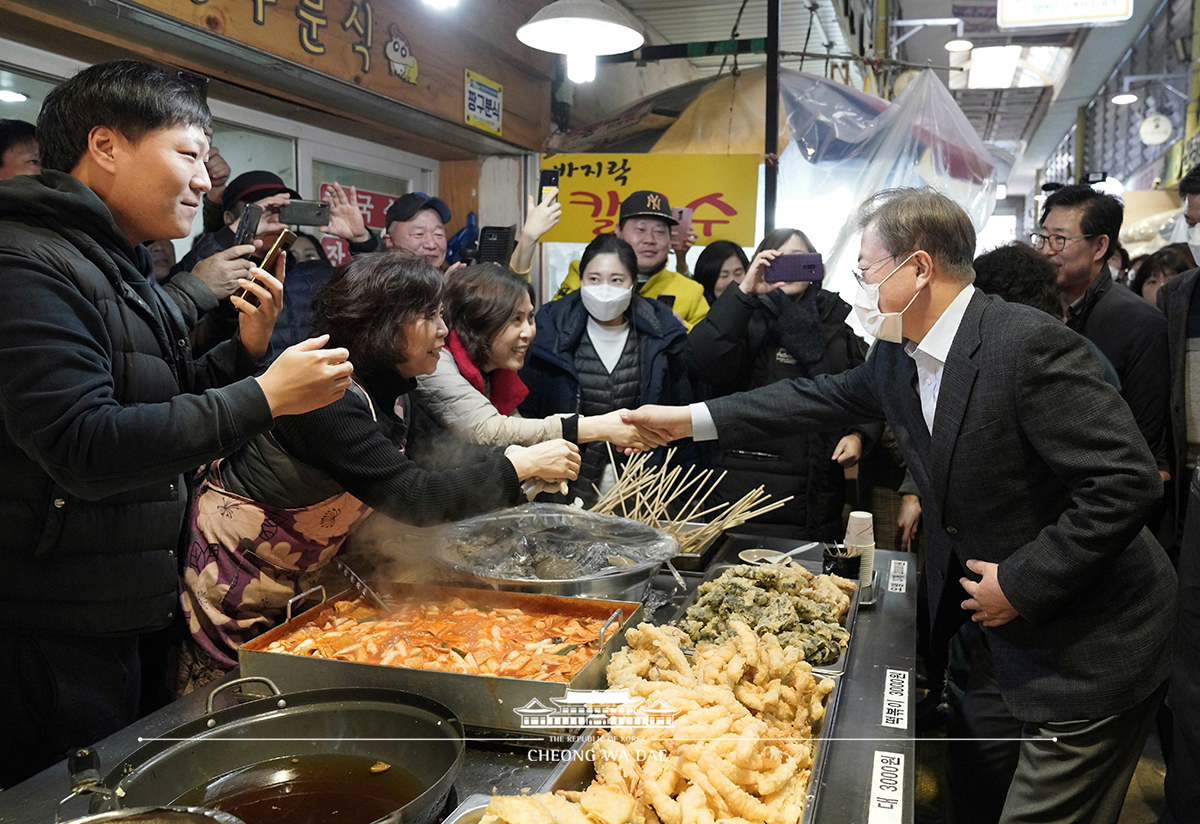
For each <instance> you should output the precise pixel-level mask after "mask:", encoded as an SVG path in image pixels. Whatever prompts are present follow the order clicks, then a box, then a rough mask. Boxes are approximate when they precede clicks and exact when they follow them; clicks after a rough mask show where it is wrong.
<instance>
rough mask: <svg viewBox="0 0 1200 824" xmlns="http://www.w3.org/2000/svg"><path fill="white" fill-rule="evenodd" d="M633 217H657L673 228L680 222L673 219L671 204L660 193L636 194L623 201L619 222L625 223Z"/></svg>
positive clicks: (644, 192) (642, 192) (645, 192)
mask: <svg viewBox="0 0 1200 824" xmlns="http://www.w3.org/2000/svg"><path fill="white" fill-rule="evenodd" d="M631 217H656V218H659V219H660V220H665V221H666V222H667V223H669V224H670V225H672V226H676V225H678V224H679V221H678V220H676V219H675V218H673V217H671V204H670V203H668V202H667V197H666V195H662V194H659V193H658V192H649V191H641V192H634V193H633V194H631V195H630V196H629V197H627V198H625V199H624V200H622V201H621V214H620V218H619V220H618V221H617V222H618V223H624V222H625V221H627V220H629V218H631Z"/></svg>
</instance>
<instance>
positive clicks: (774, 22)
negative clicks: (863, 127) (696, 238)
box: [763, 0, 780, 233]
mask: <svg viewBox="0 0 1200 824" xmlns="http://www.w3.org/2000/svg"><path fill="white" fill-rule="evenodd" d="M779 2H780V0H767V112H766V114H767V125H766V134H764V135H763V154H764V156H765V164H766V165H765V168H764V177H765V181H764V185H763V232H764V233H766V232H769V231H771V230H772V229H774V228H775V201H776V199H777V195H778V189H779V14H780V10H779Z"/></svg>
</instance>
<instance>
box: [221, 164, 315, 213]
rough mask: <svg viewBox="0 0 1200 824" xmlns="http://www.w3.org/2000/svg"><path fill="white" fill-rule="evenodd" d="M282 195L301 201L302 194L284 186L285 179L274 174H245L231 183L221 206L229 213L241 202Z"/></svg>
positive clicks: (223, 195)
mask: <svg viewBox="0 0 1200 824" xmlns="http://www.w3.org/2000/svg"><path fill="white" fill-rule="evenodd" d="M282 194H289V195H291V196H292V197H294V198H295V199H296V200H301V197H300V193H299V192H297V191H296V190H295V189H289V188H288V187H287V186H285V185H283V178H281V177H280V176H279V175H277V174H275V173H274V172H245V173H243V174H240V175H238V176H237V177H235V178H234V179H233V180H231V181H229V184H228V185H227V186H226V187H225V192H224V194H222V195H221V205H222V206H223V207H224V208H225V211H227V212H229V211H232V210H233V207H235V206H237V204H238V203H239V202H240V201H247V202H249V203H253V202H255V201H256V200H262V199H263V198H264V197H270V196H271V195H282Z"/></svg>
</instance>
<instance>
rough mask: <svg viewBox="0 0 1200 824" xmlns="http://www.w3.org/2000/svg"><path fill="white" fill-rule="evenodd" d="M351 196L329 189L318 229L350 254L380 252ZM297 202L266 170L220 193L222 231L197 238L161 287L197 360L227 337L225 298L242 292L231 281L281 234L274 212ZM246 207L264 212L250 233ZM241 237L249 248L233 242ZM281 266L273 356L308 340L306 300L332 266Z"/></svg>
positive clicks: (290, 262)
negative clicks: (185, 325) (283, 278)
mask: <svg viewBox="0 0 1200 824" xmlns="http://www.w3.org/2000/svg"><path fill="white" fill-rule="evenodd" d="M356 195H357V192H356V191H355V189H354V187H353V186H351V187H349V188H348V189H343V188H342V187H341V185H339V184H338V183H334V184H333V191H332V192H331V193H330V195H329V198H328V202H329V223H328V225H326V226H320V227H318V228H319V229H320V231H321V232H323V233H325V234H329V235H333V236H335V237H340V238H342V239H343V240H345V241H347V243H349V245H350V253H351V254H353V255H359V254H366V253H368V252H375V251H378V250H379V249H380V248H382V246H381V243H380V240H379V238H378V237H376V236H375V235H374V234H372V233H371V232H370V231H368V230H367V228H366V223H365V221H364V220H363V216H362V212H360V211H359V209H358V205H357V202H356ZM299 199H300V194H299V193H298V192H297V191H296V190H295V189H292V188H291V187H289V186H287V185H286V184H285V183H284V182H283V179H282V178H281V177H279V175H277V174H275V173H274V172H268V171H264V170H255V171H250V172H243V173H242V174H240V175H238V176H237V177H235V178H233V180H231V181H229V184H228V185H227V186H226V187H225V192H224V195H223V198H222V205H223V208H224V220H225V225H224V226H223V227H222V228H220V229H218V230H217V231H215V232H210V233H206V234H203V235H201V236H200V237H199V238H197V239H196V243H195V245H194V246H193V247H192V251H190V252H189V253H188V254H187V255H185V256H184V257H183V259H182V260H181V261H180V262H179V263H178V264H177V265H176V267H175V270H174V272H173V274H172V275H171V277H170V278H169V279H168V280H167V281H166V282H165V283H164V288H165V289H166V290H167V293H168V294H170V295H171V297H172V298H173V299H174V300H175V302H176V304H177V305H178V306H179V308H180V310H181V311H182V312H183V313H184V317H185V318H186V319H187V320H188V321H189V324H190V325H191V326H192V327H193V329H194V332H193V335H192V346H193V347H194V348H195V350H196V351H197V352H198V353H203V352H205V351H207V350H208V349H209V348H211V347H212V346H215V345H216V344H218V343H220V342H221V341H223V340H226V339H227V338H228V337H229V336H230V335H231V334H233V329H234V326H235V323H236V320H237V313H236V312H235V311H234V309H233V306H232V305H231V304H230V302H229V300H228V298H229V296H230V295H232V294H234V292H235V290H236V291H239V292H240V289H238V287H237V278H238V277H245V276H247V273H248V270H249V268H250V267H251V266H252V265H254V262H255V258H256V257H257V258H261V256H262V255H263V254H265V253H266V251H267V250H268V249H270V248H271V246H272V245H273V244H274V242H275V240H276V239H277V238H278V237H279V235H280V233H281V232H283V231H284V229H286V228H287V226H286V225H285V224H284V223H283V222H281V220H280V209H281V208H282V207H284V206H285V205H286V204H287V203H289V202H290V201H292V200H299ZM247 204H255V205H257V206H259V207H261V209H262V211H261V213H260V217H259V219H258V223H257V225H256V226H255V227H254V228H253V229H252V230H251V231H250V232H249V233H247V232H245V227H243V226H242V225H241V220H242V215H243V213H244V211H245V207H246V205H247ZM239 235H241V236H242V237H247V238H248V241H247V242H246V243H238V242H237V239H238V236H239ZM286 261H287V263H286V267H287V275H288V278H289V283H288V300H287V301H286V302H285V303H284V308H283V312H282V314H281V315H280V317H279V320H278V322H277V323H276V325H275V331H274V333H273V334H272V337H271V347H272V350H273V351H276V352H280V351H283V350H284V349H286V348H287V347H289V346H292V345H294V344H296V343H298V342H299V341H302V340H305V339H306V338H307V337H308V336H309V325H308V309H309V304H310V302H311V300H312V296H313V295H314V294H315V293H316V291H317V289H319V288H320V287H321V285H322V284H324V283H325V282H326V281H327V280H329V276H330V275H331V274H333V267H332V266H331V265H330V264H329V263H328V262H327V261H324V260H309V261H299V260H297V259H296V258H294V257H293V256H292V255H288V256H287V258H286Z"/></svg>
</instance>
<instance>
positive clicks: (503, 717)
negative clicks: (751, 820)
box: [238, 582, 642, 737]
mask: <svg viewBox="0 0 1200 824" xmlns="http://www.w3.org/2000/svg"><path fill="white" fill-rule="evenodd" d="M371 586H372V587H373V588H374V589H375V591H376V592H378V593H379V594H380V595H382V596H383V597H384V598H387V597H388V596H396V597H406V596H411V595H419V596H421V597H422V598H427V599H429V600H431V601H432V600H441V599H446V598H460V599H462V600H463V601H465V602H466V603H468V604H470V605H472V606H479V607H501V608H505V609H512V608H519V609H523V610H526V611H528V612H538V613H547V614H556V615H574V616H578V617H587V618H592V619H599V620H601V621H603V620H604V619H605V618H608V617H609V616H611V615H613V613H615V612H618V611H619V612H620V613H621V615H620V618H619V619H618V621H617V622H616V623H617V631H616V632H615V633H614V634H613V635H612V637H611V638H609V639H608V641H607V642H606V643H605V644H604V646H603V647H602V648H601V649H600V651H599V652H597V653H596V655H594V656H593V657H592V660H590V661H588V662H587V664H585V665H584V667H583V669H581V670H580V671H579V672H578V673H576V675H575V677H574V678H572V679H571V681H570V683H566V684H564V683H562V682H553V681H533V680H530V679H524V678H510V677H506V676H504V677H502V676H493V675H471V674H468V673H460V672H442V671H438V670H422V669H410V668H409V667H397V666H383V665H381V664H362V663H358V662H355V661H340V660H333V659H328V658H313V657H310V656H307V655H292V654H289V653H283V652H266V651H265V650H266V647H267V646H269V645H270V644H271V643H272V642H274V641H276V640H278V639H280V638H282V637H284V636H285V635H288V634H289V633H291V632H292V631H294V630H295V629H297V628H298V627H300V626H301V625H303V624H305V623H307V621H308V620H309V619H310V618H312V617H314V616H315V615H316V614H317V613H318V612H319V611H320V610H322V609H325V608H326V607H328V606H329V605H330V604H331V603H334V602H336V601H342V600H354V599H355V598H357V597H358V596H357V593H356V592H354V591H353V590H348V591H346V592H343V593H341V594H340V595H337V596H334V597H333V598H329V599H327V600H325V601H322V602H321V603H320V604H318V605H317V606H315V607H313V608H312V609H310V610H307V611H306V612H304V613H302V614H300V615H297V616H295V617H294V618H292V619H291V620H290V621H288V622H287V623H285V624H282V625H280V626H278V627H275V628H274V629H272V630H270V631H269V632H266V633H264V634H263V635H260V636H258V637H257V638H254V639H253V640H251V641H249V642H247V643H246V644H243V645H242V647H241V649H239V650H238V662H239V664H240V665H241V672H242V675H261V676H264V677H266V678H270V679H271V680H272V681H274V682H275V684H277V685H278V686H279V688H280V689H281V690H282V691H284V692H291V691H293V690H308V689H316V688H319V687H384V688H388V689H398V690H406V691H408V692H414V693H417V694H418V695H425V696H429V697H430V698H433V699H435V700H437V701H440V702H441V703H443V704H445V705H446V706H447V707H449V708H450V709H451V710H452V711H453V712H454V713H455V714H456V715H457V716H458V718H459V720H460V721H462V723H463V724H464V725H467V726H472V727H485V728H489V729H498V730H512V731H521V732H526V733H528V734H529V735H530V736H531V737H533V736H545V735H546V734H547V733H549V732H550V731H551V730H564V729H570V728H571V727H570V725H566V724H564V725H560V726H558V727H553V726H552V725H549V724H547V725H539V726H538V727H536V728H523V727H522V724H521V722H522V720H523V719H522V716H520V715H518V714H517V712H516V710H518V709H522V708H524V707H526V706H527V705H529V704H530V702H531V701H532V702H537V703H538V704H540V705H541V706H542V707H543V708H545V709H550V710H553V709H555V708H556V707H557V706H558V705H556V704H555V703H554V699H556V698H557V699H562V698H564V697H565V696H566V694H567V690H568V689H570V690H602V689H605V688H606V687H607V686H608V678H607V675H606V668H607V666H608V661H609V658H610V657H611V656H612V653H613V652H615V651H616V650H618V649H620V648H621V647H623V646H625V631H626V630H627V629H629V628H630V627H633V626H637V624H638V623H639V622H640V621H641V619H642V605H641V604H637V603H630V602H625V601H599V600H592V599H587V598H563V597H559V596H554V595H533V594H529V593H523V592H495V591H492V590H484V589H467V588H457V587H435V586H423V585H417V584H400V583H390V582H372V583H371ZM580 726H582V723H580V724H577V725H575V728H578V727H580Z"/></svg>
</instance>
